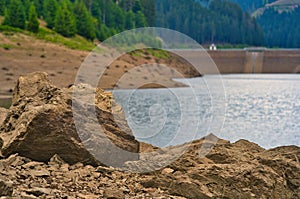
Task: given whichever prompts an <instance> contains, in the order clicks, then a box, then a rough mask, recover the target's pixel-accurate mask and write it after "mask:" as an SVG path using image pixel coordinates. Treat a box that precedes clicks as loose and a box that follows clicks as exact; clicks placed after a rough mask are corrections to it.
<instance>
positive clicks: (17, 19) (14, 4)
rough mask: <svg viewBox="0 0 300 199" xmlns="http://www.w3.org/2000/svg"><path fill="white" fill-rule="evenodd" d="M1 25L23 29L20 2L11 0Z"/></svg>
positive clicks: (23, 15)
mask: <svg viewBox="0 0 300 199" xmlns="http://www.w3.org/2000/svg"><path fill="white" fill-rule="evenodd" d="M3 24H4V25H9V26H13V27H16V28H21V29H25V26H26V24H25V11H24V7H23V4H22V2H21V1H20V0H11V2H10V5H9V7H8V9H7V10H6V13H5V19H4V22H3Z"/></svg>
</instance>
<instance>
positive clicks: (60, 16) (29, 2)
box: [0, 0, 155, 41]
mask: <svg viewBox="0 0 300 199" xmlns="http://www.w3.org/2000/svg"><path fill="white" fill-rule="evenodd" d="M151 2H152V3H153V1H152V0H75V1H73V0H0V15H2V16H5V18H4V21H3V24H4V25H9V26H13V27H16V28H21V29H25V28H27V29H28V30H29V31H32V32H37V31H38V29H39V20H38V19H43V20H45V22H46V25H47V27H48V28H50V29H53V30H54V31H56V32H58V33H60V34H62V35H63V36H66V37H72V36H74V35H75V34H79V35H81V36H83V37H85V38H87V39H89V40H94V39H95V38H97V39H99V40H101V41H102V40H105V39H106V38H108V37H110V36H112V35H114V34H116V33H118V32H121V31H123V30H128V29H132V28H139V27H145V26H148V25H151V24H154V21H153V20H154V19H153V17H155V15H154V14H153V12H154V4H153V6H152V7H151ZM146 16H148V17H146Z"/></svg>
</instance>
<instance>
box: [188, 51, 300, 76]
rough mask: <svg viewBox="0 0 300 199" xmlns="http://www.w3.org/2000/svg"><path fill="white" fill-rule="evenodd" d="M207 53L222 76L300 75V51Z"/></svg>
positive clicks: (206, 72)
mask: <svg viewBox="0 0 300 199" xmlns="http://www.w3.org/2000/svg"><path fill="white" fill-rule="evenodd" d="M207 52H208V54H209V55H210V57H211V58H212V59H213V61H214V62H215V64H216V65H217V67H218V69H219V71H220V73H221V74H227V73H300V50H264V51H251V50H217V51H207ZM193 53H194V54H193ZM195 53H196V52H190V56H197V55H195ZM209 73H210V72H209V69H208V68H204V69H203V74H209Z"/></svg>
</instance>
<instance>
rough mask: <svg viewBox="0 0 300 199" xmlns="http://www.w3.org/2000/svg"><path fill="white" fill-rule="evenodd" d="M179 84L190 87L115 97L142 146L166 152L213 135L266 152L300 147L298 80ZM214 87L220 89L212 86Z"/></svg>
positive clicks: (265, 77) (226, 78)
mask: <svg viewBox="0 0 300 199" xmlns="http://www.w3.org/2000/svg"><path fill="white" fill-rule="evenodd" d="M176 81H180V82H182V83H186V84H188V85H189V87H185V88H164V89H136V90H114V91H113V94H114V97H115V99H116V101H117V102H118V103H119V104H120V105H121V106H122V107H123V109H124V111H125V114H126V119H127V121H128V123H129V126H130V127H131V129H132V130H133V133H134V134H135V136H136V138H137V139H138V140H140V141H143V142H147V143H150V144H153V145H156V146H160V147H165V146H170V145H177V144H182V143H185V142H188V141H191V140H194V139H199V138H201V137H203V136H205V135H208V134H210V133H213V134H215V135H216V136H218V137H219V138H222V139H226V140H230V141H232V142H234V141H237V140H239V139H247V140H249V141H252V142H255V143H257V144H259V145H260V146H262V147H264V148H273V147H277V146H282V145H297V146H300V76H299V75H297V74H255V75H251V74H235V75H220V76H218V75H206V76H203V77H200V78H193V79H180V80H176ZM214 82H216V85H217V86H218V88H217V86H216V85H215V87H214V86H208V85H207V84H208V83H209V84H211V85H212V84H214ZM217 82H219V83H218V84H217ZM220 82H222V85H220ZM211 88H217V89H211Z"/></svg>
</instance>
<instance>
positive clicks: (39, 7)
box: [33, 0, 43, 16]
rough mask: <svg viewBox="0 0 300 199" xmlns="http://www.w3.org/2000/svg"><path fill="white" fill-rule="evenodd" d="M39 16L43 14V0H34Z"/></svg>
mask: <svg viewBox="0 0 300 199" xmlns="http://www.w3.org/2000/svg"><path fill="white" fill-rule="evenodd" d="M33 2H34V6H35V8H36V11H37V13H38V16H42V15H43V0H33Z"/></svg>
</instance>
